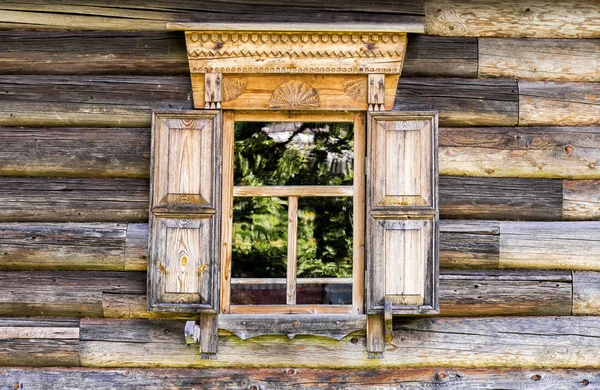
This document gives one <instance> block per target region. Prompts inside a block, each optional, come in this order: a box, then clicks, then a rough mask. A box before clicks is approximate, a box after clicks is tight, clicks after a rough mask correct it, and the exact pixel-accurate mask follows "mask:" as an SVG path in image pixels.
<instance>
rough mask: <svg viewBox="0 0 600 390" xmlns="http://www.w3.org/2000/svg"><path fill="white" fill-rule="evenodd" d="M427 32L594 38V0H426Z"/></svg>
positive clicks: (599, 11) (599, 21) (598, 30)
mask: <svg viewBox="0 0 600 390" xmlns="http://www.w3.org/2000/svg"><path fill="white" fill-rule="evenodd" d="M425 13H426V22H425V27H426V29H427V34H430V35H448V36H479V37H518V38H524V37H531V38H598V37H600V8H599V7H598V4H597V2H595V1H567V2H560V3H557V2H555V1H553V0H525V1H515V0H485V1H480V0H459V1H456V0H428V1H426V4H425Z"/></svg>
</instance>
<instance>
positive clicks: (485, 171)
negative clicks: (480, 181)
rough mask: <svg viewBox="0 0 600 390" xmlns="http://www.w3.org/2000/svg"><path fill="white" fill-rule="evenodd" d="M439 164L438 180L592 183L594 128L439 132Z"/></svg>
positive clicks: (599, 142)
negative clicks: (519, 179)
mask: <svg viewBox="0 0 600 390" xmlns="http://www.w3.org/2000/svg"><path fill="white" fill-rule="evenodd" d="M439 164H440V174H441V175H467V176H481V177H530V178H561V179H562V178H568V179H598V178H600V127H491V128H442V129H440V132H439ZM597 164H598V166H596V165H597Z"/></svg>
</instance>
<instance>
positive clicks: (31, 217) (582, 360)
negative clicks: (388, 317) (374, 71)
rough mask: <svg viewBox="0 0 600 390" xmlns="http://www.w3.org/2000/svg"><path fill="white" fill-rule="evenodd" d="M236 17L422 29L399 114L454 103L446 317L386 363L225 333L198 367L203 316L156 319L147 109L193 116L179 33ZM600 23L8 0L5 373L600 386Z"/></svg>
mask: <svg viewBox="0 0 600 390" xmlns="http://www.w3.org/2000/svg"><path fill="white" fill-rule="evenodd" d="M234 19H235V20H236V21H239V22H244V21H246V22H249V21H251V22H259V23H262V22H322V23H329V24H331V23H349V22H350V23H357V24H359V23H404V24H407V25H419V24H421V25H423V26H424V29H425V31H426V34H425V35H410V36H409V43H408V52H407V55H406V59H405V65H404V69H403V74H402V77H401V78H400V82H399V87H398V93H397V96H396V99H395V104H394V107H395V108H396V109H400V110H403V109H405V110H413V109H414V110H422V109H425V110H438V111H440V126H441V128H440V132H439V157H440V158H439V165H440V167H439V168H440V169H439V171H440V175H441V177H440V189H439V192H440V194H439V195H440V203H441V213H440V214H441V218H442V220H441V221H440V263H441V267H442V272H441V278H440V295H441V296H440V299H441V316H440V317H439V318H438V317H431V318H415V319H406V318H405V319H400V318H397V319H396V320H395V323H394V338H393V341H392V343H390V344H388V345H387V348H386V351H385V353H384V359H382V360H369V359H367V358H366V355H365V353H364V350H365V347H364V345H365V342H366V341H365V338H364V334H362V333H357V334H353V335H350V336H348V337H346V338H344V339H342V340H341V341H339V342H338V341H333V340H329V339H324V338H323V339H322V338H317V339H310V338H306V337H300V336H298V337H296V338H295V339H293V340H289V339H288V338H287V337H260V338H255V339H249V340H246V341H244V342H242V341H240V340H239V339H237V338H236V337H235V336H232V335H226V334H223V335H222V336H221V338H220V341H219V358H218V360H201V359H199V354H198V349H197V347H191V346H187V345H186V344H185V340H184V338H183V326H184V323H185V320H186V319H190V318H191V319H194V316H193V315H192V316H187V315H182V314H177V315H174V314H166V313H148V312H146V310H145V305H146V299H145V298H146V297H145V294H146V274H145V269H146V264H147V219H148V188H149V185H148V176H149V149H150V147H149V144H150V115H151V112H152V110H159V109H176V110H184V109H191V108H192V107H193V105H192V103H193V102H192V98H191V86H190V80H189V69H188V64H187V59H186V53H185V45H184V40H183V33H182V32H176V31H168V30H167V26H166V24H167V23H173V22H202V21H211V22H218V21H231V20H234ZM599 21H600V4H598V3H597V2H596V1H587V2H576V1H569V2H568V4H565V3H564V2H563V3H560V4H559V3H556V2H553V1H550V0H527V1H520V2H517V1H513V0H459V1H450V0H425V1H410V0H403V1H400V2H398V1H394V2H389V1H385V0H380V1H379V0H378V1H375V2H369V3H368V4H366V3H365V2H362V1H353V0H351V1H344V2H333V3H331V2H330V3H326V2H318V1H314V0H300V1H295V2H293V4H291V3H288V4H286V6H285V7H282V6H281V4H277V3H276V2H265V1H262V0H254V1H249V2H229V1H213V2H210V3H202V4H198V3H194V4H191V3H189V2H186V1H180V0H174V1H171V2H169V3H168V4H166V3H164V2H160V1H158V0H157V1H150V2H148V1H145V2H140V1H139V0H128V1H126V2H124V3H123V2H122V3H121V5H120V6H119V7H116V6H112V5H108V4H106V3H105V2H100V1H96V0H92V1H80V0H74V1H71V2H70V3H69V5H66V4H63V3H60V4H59V3H56V4H44V5H41V3H40V2H37V1H12V0H8V1H4V2H2V4H0V204H2V207H0V365H1V366H7V368H0V372H2V380H3V382H0V384H1V385H2V386H4V387H6V388H41V387H43V388H49V389H51V388H66V387H68V388H98V389H102V388H113V387H120V388H157V387H160V388H163V387H169V386H171V387H186V386H187V387H189V386H199V387H202V388H211V386H212V387H213V388H223V387H228V386H229V387H245V388H257V389H258V388H261V389H263V388H265V389H268V388H286V387H290V388H297V387H298V386H305V387H306V386H309V387H314V388H327V387H329V386H330V384H332V383H333V384H335V385H338V386H339V387H354V388H359V387H365V386H376V387H378V388H386V387H389V388H397V387H399V386H400V387H401V386H405V387H410V388H431V387H434V388H437V387H451V388H459V389H460V388H465V389H471V388H480V387H488V388H489V387H492V388H517V387H525V388H573V387H588V386H589V387H588V388H592V387H593V386H595V385H597V383H598V381H600V374H599V372H600V371H598V369H600V364H599V363H598V362H600V356H599V355H598V350H599V349H598V340H600V338H599V331H598V329H600V326H599V325H600V319H599V317H596V316H599V315H600V165H599V164H600V100H599V99H598V96H600V83H599V82H600V68H599V66H600V65H599V64H600V61H598V58H599V57H600V24H599ZM324 351H327V352H326V353H324ZM8 366H13V367H18V366H20V368H8ZM34 366H41V367H45V368H39V369H32V368H30V367H34ZM61 366H63V367H67V368H58V367H61ZM27 367H29V368H27ZM49 367H52V368H49ZM118 367H122V368H118ZM135 367H146V368H150V369H141V368H135ZM191 367H203V368H205V370H188V369H186V368H191ZM265 367H270V368H265ZM310 367H313V368H318V369H317V370H313V369H311V368H310ZM502 367H503V368H502ZM168 368H170V369H168ZM333 368H344V370H343V371H339V370H332V369H333ZM590 385H591V386H590ZM253 386H255V387H253Z"/></svg>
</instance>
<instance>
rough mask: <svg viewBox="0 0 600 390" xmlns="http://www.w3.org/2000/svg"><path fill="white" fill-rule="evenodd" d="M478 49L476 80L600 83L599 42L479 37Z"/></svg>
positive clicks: (595, 40)
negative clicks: (486, 78) (500, 79)
mask: <svg viewBox="0 0 600 390" xmlns="http://www.w3.org/2000/svg"><path fill="white" fill-rule="evenodd" d="M478 47H479V77H503V78H509V79H513V78H516V79H521V80H547V81H600V63H599V61H598V58H599V57H600V39H505V38H480V39H479V46H478ZM409 48H410V46H409Z"/></svg>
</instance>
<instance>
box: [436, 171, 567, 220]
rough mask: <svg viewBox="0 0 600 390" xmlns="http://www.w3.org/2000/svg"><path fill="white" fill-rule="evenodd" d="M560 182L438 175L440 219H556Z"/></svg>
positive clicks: (559, 199)
mask: <svg viewBox="0 0 600 390" xmlns="http://www.w3.org/2000/svg"><path fill="white" fill-rule="evenodd" d="M562 187H563V184H562V181H560V180H546V179H537V180H533V179H518V178H495V179H490V178H481V177H457V176H440V179H439V197H440V215H441V216H442V217H443V218H465V219H520V220H560V219H561V217H562V191H563V190H562Z"/></svg>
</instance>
